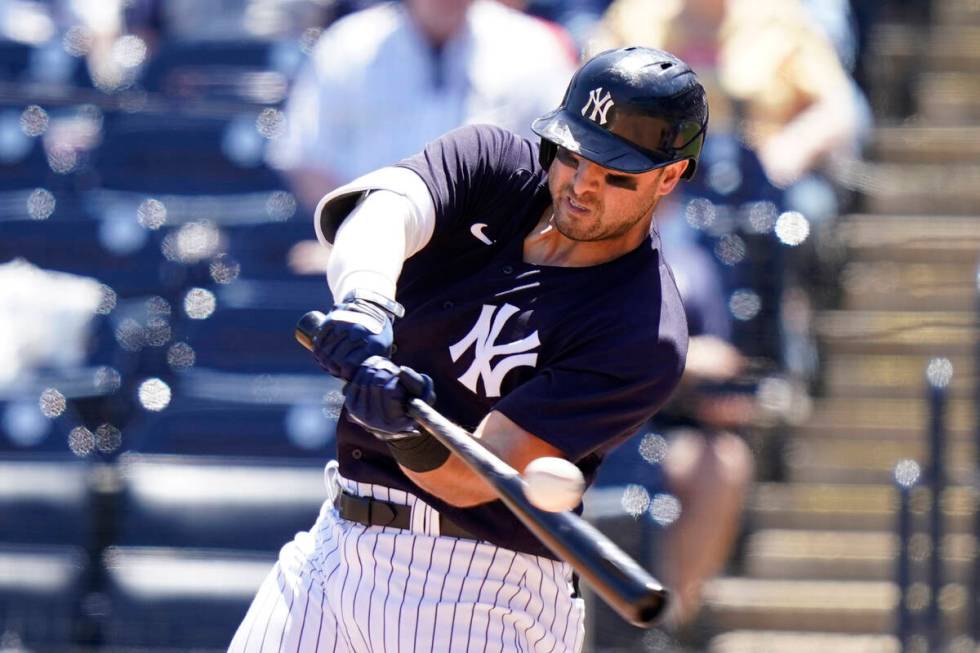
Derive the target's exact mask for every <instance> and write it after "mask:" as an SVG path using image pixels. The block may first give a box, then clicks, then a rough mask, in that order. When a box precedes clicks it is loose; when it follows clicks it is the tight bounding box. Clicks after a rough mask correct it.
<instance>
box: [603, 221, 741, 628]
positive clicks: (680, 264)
mask: <svg viewBox="0 0 980 653" xmlns="http://www.w3.org/2000/svg"><path fill="white" fill-rule="evenodd" d="M657 215H658V224H660V225H662V227H661V228H662V231H663V232H664V233H663V235H664V239H663V240H664V248H663V249H664V257H665V258H666V259H667V260H668V261H669V263H670V265H671V269H672V270H673V271H674V277H675V279H676V281H677V286H678V289H679V290H680V293H681V298H682V300H683V302H684V312H685V315H686V317H687V321H688V329H689V331H690V335H691V339H690V344H689V348H688V354H687V364H686V367H685V370H684V375H683V377H682V378H681V384H680V386H679V387H678V389H677V391H675V393H674V396H673V397H672V398H671V401H670V403H669V404H668V405H667V406H666V407H665V408H664V409H663V410H662V411H661V413H659V414H658V416H657V417H655V418H654V420H653V421H652V422H651V424H649V425H648V426H647V427H646V428H644V429H641V431H640V433H638V434H637V435H636V436H635V437H634V438H633V439H632V440H630V441H629V442H626V443H625V444H623V445H622V446H620V447H619V448H617V449H616V450H614V451H613V452H612V453H610V454H609V457H608V460H607V462H606V464H605V465H603V467H601V468H600V472H599V476H598V478H597V480H596V484H597V486H607V487H608V486H628V485H630V484H640V485H642V486H643V487H644V489H645V490H646V492H647V493H648V495H649V496H650V497H652V498H653V501H654V502H656V501H657V497H658V496H661V497H662V496H672V497H675V498H676V499H677V501H678V502H679V507H680V509H679V514H657V510H658V509H657V508H656V506H655V505H653V504H652V507H651V509H652V510H653V518H654V519H655V520H656V521H657V522H658V523H660V524H661V525H663V526H666V529H665V531H664V535H663V538H662V541H661V542H658V543H657V544H656V548H657V553H658V555H657V556H656V565H657V573H658V574H659V576H660V578H661V580H663V581H664V582H665V583H666V584H667V585H668V586H669V587H670V588H671V589H672V590H673V591H674V593H675V594H674V598H675V601H674V603H673V604H672V608H671V613H670V615H669V617H668V619H667V621H666V623H665V626H666V627H668V628H678V627H681V626H683V625H685V624H687V623H689V622H690V621H691V620H692V619H693V618H694V617H695V616H696V614H697V612H698V608H699V605H700V593H701V588H702V586H703V584H704V583H705V582H706V581H708V580H710V579H711V578H712V577H713V576H715V575H716V574H718V573H719V572H720V571H721V570H722V569H723V568H724V566H725V564H726V563H727V562H728V559H729V557H730V556H731V553H732V549H733V547H734V544H735V541H736V538H737V536H738V533H739V529H740V518H741V513H742V507H743V504H744V502H745V497H746V493H747V491H748V488H749V484H750V483H751V481H752V478H753V475H754V463H753V456H752V452H751V450H750V449H749V447H748V445H746V443H745V441H744V440H743V439H742V438H741V437H740V436H739V435H737V432H738V431H739V430H740V429H743V428H744V427H746V426H748V425H749V424H750V423H751V422H752V419H753V417H754V416H755V413H756V404H755V399H754V397H753V395H752V393H751V391H750V389H749V386H747V385H746V384H745V383H744V381H743V377H744V374H745V372H746V365H747V363H746V360H745V359H744V358H743V356H742V355H741V354H740V353H739V351H738V350H737V349H736V348H735V347H734V346H733V345H732V344H731V343H730V342H729V340H728V339H729V337H730V334H731V324H730V318H729V313H728V309H727V305H726V302H725V298H724V294H723V291H722V285H721V281H720V279H719V278H718V273H717V269H716V267H715V265H714V263H713V261H712V260H711V258H710V257H709V256H708V255H707V254H706V253H705V252H704V251H703V250H702V249H701V248H699V247H697V246H696V245H694V244H693V243H692V242H691V241H689V240H688V239H685V238H683V237H681V238H679V239H678V238H677V237H676V236H675V235H676V234H678V233H680V232H678V231H676V230H673V229H671V227H670V226H669V225H665V224H664V222H665V221H670V223H671V224H673V223H674V222H676V219H675V218H672V217H670V214H669V212H668V213H661V212H660V211H658V214H657ZM660 434H663V435H660ZM651 464H653V465H654V466H653V467H651ZM665 512H667V513H669V512H670V510H666V511H665Z"/></svg>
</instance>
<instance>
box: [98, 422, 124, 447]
mask: <svg viewBox="0 0 980 653" xmlns="http://www.w3.org/2000/svg"><path fill="white" fill-rule="evenodd" d="M121 445H122V432H121V431H120V430H119V429H117V428H116V427H115V426H113V425H112V424H102V425H100V426H99V428H97V429H95V448H96V449H98V450H99V451H101V452H102V453H113V452H114V451H116V450H117V449H119V447H120V446H121Z"/></svg>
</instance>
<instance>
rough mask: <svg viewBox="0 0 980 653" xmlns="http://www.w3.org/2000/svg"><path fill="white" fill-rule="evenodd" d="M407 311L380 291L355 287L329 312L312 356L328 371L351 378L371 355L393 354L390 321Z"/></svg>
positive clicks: (334, 374)
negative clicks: (355, 288) (356, 288)
mask: <svg viewBox="0 0 980 653" xmlns="http://www.w3.org/2000/svg"><path fill="white" fill-rule="evenodd" d="M404 314H405V309H403V308H402V306H401V304H399V303H397V302H395V301H392V300H390V299H388V298H387V297H385V296H383V295H381V294H379V293H376V292H371V291H364V290H355V291H353V292H351V293H349V294H348V295H347V296H346V297H344V299H343V301H342V302H340V303H339V304H335V305H334V307H333V310H331V311H330V312H329V313H328V314H327V319H326V321H325V322H324V323H323V325H322V326H321V327H320V332H319V334H318V335H317V338H316V341H315V342H314V343H313V357H314V358H315V359H316V362H317V363H318V364H319V365H320V367H321V368H323V370H324V371H326V372H327V373H328V374H332V375H333V376H335V377H337V378H339V379H343V380H345V381H349V380H350V379H351V378H353V376H354V374H355V372H357V368H358V367H360V365H361V363H363V362H364V361H365V360H367V359H368V358H369V357H371V356H390V355H391V345H392V342H393V341H394V333H393V332H392V329H391V323H392V322H393V321H394V320H395V318H398V317H401V316H402V315H404Z"/></svg>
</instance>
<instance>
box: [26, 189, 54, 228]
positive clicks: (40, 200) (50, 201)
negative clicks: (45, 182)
mask: <svg viewBox="0 0 980 653" xmlns="http://www.w3.org/2000/svg"><path fill="white" fill-rule="evenodd" d="M56 204H57V202H56V200H55V198H54V195H53V194H52V193H51V191H49V190H48V189H46V188H35V189H34V190H33V191H31V194H30V195H29V196H28V198H27V215H29V216H30V217H31V219H32V220H47V219H48V218H50V217H51V214H52V213H54V207H55V205H56Z"/></svg>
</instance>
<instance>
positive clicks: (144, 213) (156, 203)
mask: <svg viewBox="0 0 980 653" xmlns="http://www.w3.org/2000/svg"><path fill="white" fill-rule="evenodd" d="M136 219H137V220H138V221H139V223H140V224H141V225H143V226H144V227H146V228H147V229H151V230H156V229H159V228H160V227H162V226H163V225H165V224H166V223H167V207H166V206H164V204H163V202H161V201H160V200H155V199H153V198H149V199H145V200H143V201H142V202H141V203H140V205H139V208H137V209H136Z"/></svg>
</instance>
